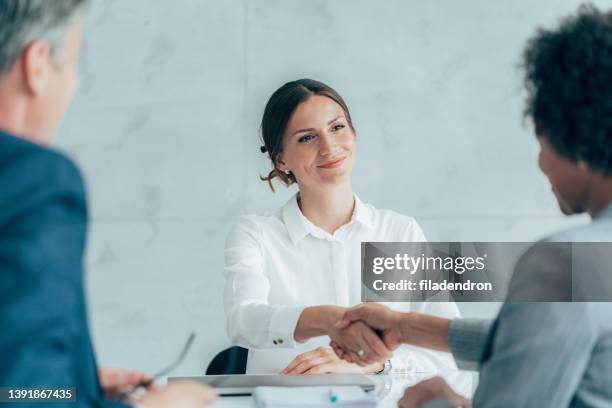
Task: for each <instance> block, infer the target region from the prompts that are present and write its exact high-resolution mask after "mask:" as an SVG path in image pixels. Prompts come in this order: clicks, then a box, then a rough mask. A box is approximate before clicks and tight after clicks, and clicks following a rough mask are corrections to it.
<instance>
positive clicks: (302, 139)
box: [298, 135, 314, 143]
mask: <svg viewBox="0 0 612 408" xmlns="http://www.w3.org/2000/svg"><path fill="white" fill-rule="evenodd" d="M312 139H314V136H313V135H305V136H302V137H300V138H299V139H298V143H304V142H308V141H310V140H312Z"/></svg>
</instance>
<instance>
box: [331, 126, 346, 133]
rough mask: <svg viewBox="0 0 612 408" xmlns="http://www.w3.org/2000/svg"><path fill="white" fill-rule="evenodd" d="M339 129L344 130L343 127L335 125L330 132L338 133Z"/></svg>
mask: <svg viewBox="0 0 612 408" xmlns="http://www.w3.org/2000/svg"><path fill="white" fill-rule="evenodd" d="M340 129H344V125H336V126H334V127H333V128H332V130H333V131H334V132H337V131H339V130H340Z"/></svg>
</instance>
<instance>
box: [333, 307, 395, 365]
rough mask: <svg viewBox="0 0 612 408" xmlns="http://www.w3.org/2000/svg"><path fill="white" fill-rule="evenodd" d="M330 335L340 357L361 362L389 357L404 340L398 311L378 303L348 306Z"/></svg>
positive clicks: (380, 360)
mask: <svg viewBox="0 0 612 408" xmlns="http://www.w3.org/2000/svg"><path fill="white" fill-rule="evenodd" d="M330 338H331V340H332V341H331V343H330V345H331V347H332V348H333V349H334V351H335V352H336V354H337V355H338V357H340V358H341V359H343V360H346V361H348V362H350V363H355V364H359V365H361V366H366V365H370V364H373V363H376V362H383V361H385V360H387V359H389V358H390V357H391V354H392V351H393V350H395V349H396V348H397V347H398V346H399V345H400V342H401V339H400V335H399V327H398V321H397V317H396V314H395V313H394V312H393V311H392V310H391V309H389V308H388V307H386V306H383V305H380V304H376V303H365V304H361V305H358V306H355V307H353V308H350V309H348V310H347V311H346V312H345V313H344V316H343V318H342V320H340V321H339V322H338V323H337V324H336V326H335V327H334V330H333V331H332V333H330Z"/></svg>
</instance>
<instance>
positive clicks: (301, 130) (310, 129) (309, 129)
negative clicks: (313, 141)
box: [293, 128, 316, 135]
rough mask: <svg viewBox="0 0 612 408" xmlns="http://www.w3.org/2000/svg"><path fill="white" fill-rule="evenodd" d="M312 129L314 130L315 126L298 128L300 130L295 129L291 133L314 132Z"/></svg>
mask: <svg viewBox="0 0 612 408" xmlns="http://www.w3.org/2000/svg"><path fill="white" fill-rule="evenodd" d="M314 131H316V129H315V128H308V129H300V130H296V131H295V132H293V134H294V135H297V134H298V133H302V132H314Z"/></svg>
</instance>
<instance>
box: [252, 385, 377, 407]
mask: <svg viewBox="0 0 612 408" xmlns="http://www.w3.org/2000/svg"><path fill="white" fill-rule="evenodd" d="M334 396H335V398H333V397H334ZM253 398H254V400H255V406H256V407H257V408H315V407H316V408H319V407H324V408H373V407H376V398H374V396H372V395H370V394H367V393H366V392H365V391H364V390H363V389H361V387H358V386H343V387H256V388H255V392H253ZM334 399H335V402H332V400H334Z"/></svg>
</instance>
